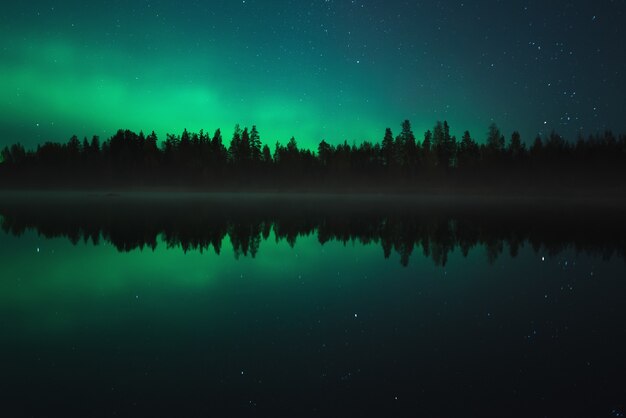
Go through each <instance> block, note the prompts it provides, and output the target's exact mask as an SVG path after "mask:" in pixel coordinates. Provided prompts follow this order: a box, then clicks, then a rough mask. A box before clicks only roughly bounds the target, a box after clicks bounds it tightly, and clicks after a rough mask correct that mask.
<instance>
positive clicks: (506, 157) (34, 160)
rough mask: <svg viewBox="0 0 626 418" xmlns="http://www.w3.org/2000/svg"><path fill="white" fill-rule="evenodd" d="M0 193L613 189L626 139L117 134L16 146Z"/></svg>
mask: <svg viewBox="0 0 626 418" xmlns="http://www.w3.org/2000/svg"><path fill="white" fill-rule="evenodd" d="M0 157H1V163H0V185H4V186H30V187H38V186H39V187H48V186H60V187H81V186H90V187H98V186H102V187H106V186H122V187H124V186H129V187H141V186H188V187H201V188H202V187H206V188H233V187H235V188H237V187H241V188H249V187H266V188H274V187H287V188H289V187H292V188H307V187H310V188H316V187H324V188H332V187H335V186H337V187H356V188H369V187H373V188H377V187H384V188H398V189H405V188H409V189H411V188H423V187H429V186H432V187H439V186H442V185H446V186H481V185H482V186H507V187H508V186H520V187H521V186H531V187H538V186H545V185H549V186H550V187H552V186H572V187H575V186H581V185H582V186H597V184H598V182H602V184H603V185H621V184H622V182H623V180H624V179H625V178H626V136H624V135H619V136H616V135H614V134H613V133H612V132H611V131H605V132H603V133H601V134H596V135H590V136H588V137H582V136H580V137H579V138H577V140H576V141H568V140H566V139H565V138H563V137H562V136H561V135H559V134H558V133H556V132H554V131H553V132H552V133H550V134H549V135H548V136H547V137H541V136H539V135H538V136H537V137H536V138H535V139H534V140H533V141H532V143H531V145H527V144H526V143H525V142H524V141H522V138H521V136H520V134H519V133H518V132H513V134H512V135H511V137H510V138H509V139H508V140H507V139H506V138H505V136H504V135H503V134H502V132H501V131H500V129H499V128H498V127H497V125H496V124H491V125H490V126H489V128H488V131H487V134H486V136H485V138H484V141H481V142H479V141H477V140H476V139H475V138H474V137H472V135H471V134H470V133H469V132H468V131H465V132H464V134H463V136H462V137H461V138H460V139H457V138H456V136H454V135H451V134H450V126H449V125H448V123H447V122H446V121H444V122H437V123H436V124H435V126H434V127H433V129H432V130H428V131H426V132H425V133H424V135H423V138H422V139H421V140H418V139H417V138H416V136H415V134H414V133H413V131H412V128H411V123H410V121H408V120H405V121H404V122H403V123H402V124H401V129H400V133H399V134H398V135H395V136H394V134H393V131H392V130H391V128H387V129H386V130H385V133H384V135H383V136H382V139H381V141H380V142H371V141H364V142H362V143H360V144H358V145H357V144H355V143H353V144H348V142H347V141H344V142H343V143H341V144H338V145H332V144H329V143H328V142H326V141H325V140H322V141H321V142H320V143H319V145H318V147H317V150H315V152H314V151H312V150H309V149H303V148H301V147H299V146H298V143H297V141H296V139H295V138H294V137H292V138H291V139H290V140H289V141H288V142H287V144H286V145H282V144H280V143H278V142H277V143H276V144H275V146H274V148H273V150H271V149H270V147H269V146H268V145H267V144H263V143H262V142H261V136H260V133H259V131H258V129H257V127H256V126H252V128H251V129H248V128H247V127H245V128H243V129H242V128H241V127H240V126H239V125H236V126H235V129H234V132H233V134H232V138H231V140H230V142H229V143H228V146H226V144H225V141H224V139H223V136H222V133H221V130H220V129H217V130H216V131H215V133H214V134H213V135H209V134H208V133H206V132H204V131H203V130H201V131H200V132H198V133H194V132H189V131H187V130H186V129H185V130H184V131H183V132H182V134H180V135H174V134H167V135H166V137H165V139H164V140H162V141H159V139H158V138H157V135H156V133H155V132H154V131H153V132H151V133H150V134H149V135H145V134H144V133H143V132H140V133H139V134H137V133H135V132H132V131H130V130H119V131H117V133H116V134H115V135H113V136H112V137H111V138H109V139H107V140H106V141H104V142H102V143H101V141H100V138H99V137H98V136H93V137H92V138H91V139H90V140H89V139H87V138H84V139H83V140H82V141H81V140H79V138H78V137H77V136H76V135H74V136H72V137H71V138H70V139H69V141H68V142H67V143H64V144H63V143H55V142H46V143H45V144H42V145H38V146H37V148H36V149H35V150H26V149H25V148H24V147H23V146H22V145H20V144H14V145H11V146H7V147H5V148H4V149H3V150H2V152H1V156H0Z"/></svg>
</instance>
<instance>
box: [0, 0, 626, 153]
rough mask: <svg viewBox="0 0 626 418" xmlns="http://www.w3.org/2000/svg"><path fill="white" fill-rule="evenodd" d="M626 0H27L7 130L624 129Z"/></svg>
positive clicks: (6, 80)
mask: <svg viewBox="0 0 626 418" xmlns="http://www.w3.org/2000/svg"><path fill="white" fill-rule="evenodd" d="M625 11H626V5H625V3H624V2H623V1H599V2H583V1H570V2H564V1H558V2H550V3H549V4H546V3H545V2H541V1H507V2H503V1H477V2H421V3H420V2H413V1H395V0H392V1H384V2H383V1H364V0H353V1H341V0H325V1H323V0H320V1H311V2H300V1H288V0H271V1H260V0H244V1H211V2H184V3H180V2H174V1H158V0H157V1H120V0H115V1H106V2H104V1H93V2H80V1H56V2H50V1H30V2H12V3H10V4H7V5H5V6H4V10H3V13H2V15H1V16H0V36H1V37H2V48H1V49H0V112H1V116H0V145H2V146H4V145H6V144H10V143H14V142H18V141H19V142H21V143H23V144H25V145H26V146H29V147H32V146H35V145H36V144H38V143H42V142H44V141H48V140H53V141H65V140H67V138H69V136H70V135H72V134H77V135H78V136H79V137H81V138H82V137H83V136H91V135H93V134H97V135H100V136H101V137H108V136H110V135H112V134H113V133H114V132H115V131H116V130H117V129H118V128H128V129H132V130H135V131H139V130H144V131H151V130H153V129H154V130H155V131H156V132H157V134H159V137H160V138H161V139H163V138H164V136H165V133H166V132H175V133H180V131H182V130H183V128H187V129H190V130H194V131H198V130H199V129H201V128H204V129H205V130H207V131H209V132H212V131H213V130H214V129H216V128H218V127H220V128H222V130H223V132H224V136H225V138H226V139H229V138H230V135H231V133H232V126H234V125H235V123H241V124H242V125H244V126H251V125H252V124H256V125H258V127H259V130H260V131H261V137H262V138H261V139H262V141H263V142H264V143H268V144H270V145H271V146H273V144H274V143H275V142H276V141H280V142H282V143H286V142H287V140H288V139H289V137H291V136H292V135H295V136H296V138H297V139H298V142H299V144H300V145H302V146H305V147H310V148H315V147H316V145H317V143H318V142H319V141H320V140H321V139H326V140H327V141H329V142H331V143H337V142H339V141H343V140H344V139H345V140H348V141H349V142H351V141H362V140H375V141H380V139H381V137H382V135H383V133H384V128H385V127H387V126H389V127H392V128H393V129H394V131H397V130H399V123H400V121H401V120H403V119H405V118H408V119H411V121H412V122H413V127H414V130H415V132H416V134H417V136H418V138H419V139H421V134H422V133H423V132H424V131H425V130H426V129H429V128H431V127H432V125H433V123H434V122H435V121H436V120H444V119H446V120H448V121H449V122H450V125H451V127H452V130H453V133H454V134H456V135H459V136H460V135H461V134H462V131H463V130H465V129H469V130H470V131H471V132H472V134H473V135H474V136H475V137H476V138H477V140H479V141H482V140H484V136H485V132H486V129H487V126H488V124H489V123H490V122H492V121H494V122H496V123H498V125H499V126H500V127H501V128H502V130H503V132H504V133H505V134H506V135H507V137H508V136H509V135H510V132H511V131H513V130H514V129H517V130H519V131H520V132H521V133H522V138H523V140H524V141H526V142H528V143H530V141H531V140H532V138H533V137H534V136H535V135H536V134H537V133H540V134H546V133H549V132H550V131H551V130H553V129H554V130H557V131H558V132H560V133H561V134H563V135H565V136H566V137H568V138H571V139H574V138H575V136H576V135H578V133H579V132H580V133H583V134H584V135H587V134H590V133H595V132H597V131H601V130H604V129H606V128H611V129H613V130H615V131H620V132H622V131H624V130H626V119H624V117H623V116H624V114H626V102H625V101H624V100H623V92H624V91H625V87H626V78H625V77H624V74H626V56H625V54H624V52H623V39H624V38H625V37H626V33H624V32H625V29H624V25H623V19H624V15H625V13H624V12H625Z"/></svg>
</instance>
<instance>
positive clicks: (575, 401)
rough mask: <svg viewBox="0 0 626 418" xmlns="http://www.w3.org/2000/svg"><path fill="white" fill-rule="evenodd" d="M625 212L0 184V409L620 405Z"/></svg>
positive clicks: (433, 410) (97, 411) (580, 408)
mask: <svg viewBox="0 0 626 418" xmlns="http://www.w3.org/2000/svg"><path fill="white" fill-rule="evenodd" d="M625 207H626V206H623V205H621V204H617V203H607V202H604V203H598V202H594V203H593V204H592V203H589V202H585V201H584V200H578V201H557V200H542V201H535V200H524V199H507V200H500V201H499V200H496V199H489V200H486V199H478V200H472V199H468V198H463V199H460V198H459V199H453V198H446V197H438V198H428V199H417V198H390V197H375V196H360V197H350V198H342V197H331V196H287V197H285V196H283V197H277V196H270V195H245V196H234V195H222V196H217V195H180V194H175V195H174V194H172V195H159V194H153V195H151V194H141V195H115V194H110V195H99V194H93V195H88V194H80V195H72V194H66V195H56V194H32V195H24V194H6V193H5V194H2V195H0V217H1V226H2V232H0V266H2V267H1V271H2V274H1V278H0V403H1V408H2V409H3V411H5V412H6V413H2V414H0V415H2V416H68V415H78V416H116V415H117V416H128V415H134V416H138V415H146V414H148V415H152V416H155V415H164V416H235V415H245V416H248V415H250V416H274V415H288V416H294V417H296V416H338V415H340V416H365V415H367V414H369V415H372V414H374V415H377V416H433V417H438V416H514V415H524V416H533V417H535V416H536V417H544V416H547V417H560V416H586V417H596V416H597V417H611V416H621V415H620V414H623V413H625V412H626V405H625V399H626V303H625V301H626V263H625V257H626V210H624V208H625Z"/></svg>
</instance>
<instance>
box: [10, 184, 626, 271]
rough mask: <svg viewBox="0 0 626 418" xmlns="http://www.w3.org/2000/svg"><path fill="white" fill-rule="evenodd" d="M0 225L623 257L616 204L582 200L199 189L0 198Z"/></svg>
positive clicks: (146, 243) (198, 240)
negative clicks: (348, 195)
mask: <svg viewBox="0 0 626 418" xmlns="http://www.w3.org/2000/svg"><path fill="white" fill-rule="evenodd" d="M0 215H1V216H2V223H1V226H2V230H3V231H4V232H6V233H10V234H13V235H16V236H20V235H21V234H23V233H24V232H25V231H26V230H29V229H35V230H36V231H38V233H39V234H40V235H42V236H44V237H46V238H53V237H66V238H68V239H69V240H70V241H71V242H72V243H78V242H80V241H85V242H87V241H90V242H92V243H94V244H96V245H97V244H99V243H101V242H102V241H106V242H108V243H110V244H112V245H113V246H114V247H115V248H117V249H118V250H119V251H121V252H126V251H131V250H135V249H138V248H139V249H144V248H149V249H155V248H156V246H157V242H159V238H162V239H163V241H164V242H165V243H167V245H168V247H178V246H180V247H182V248H183V249H184V250H185V251H205V250H209V249H211V250H213V251H215V252H216V253H217V254H219V253H220V251H221V249H222V245H223V243H224V242H225V241H224V239H225V238H226V237H228V238H229V240H228V241H230V243H231V244H232V246H233V250H234V253H235V257H240V256H250V257H255V255H256V254H257V252H258V250H259V244H260V242H261V241H263V240H268V239H272V238H274V237H275V239H276V240H279V241H280V240H286V241H287V242H288V243H289V245H291V246H292V247H294V246H296V245H297V241H298V238H299V237H302V236H310V235H311V234H315V235H316V236H317V240H318V241H319V243H320V244H324V243H326V242H328V241H340V242H343V243H344V244H346V243H350V242H359V243H363V244H373V245H378V246H380V247H381V248H382V253H383V254H384V257H385V258H388V257H389V256H390V255H391V254H392V252H395V253H397V254H398V255H399V257H400V262H401V263H402V265H404V266H406V265H408V264H409V260H410V257H411V255H412V254H413V253H415V252H422V253H423V254H424V255H425V256H426V257H429V258H430V259H431V260H432V261H433V262H434V263H435V264H436V265H438V266H445V265H446V263H447V260H448V255H449V254H450V253H451V252H452V251H453V250H455V249H457V248H459V249H460V250H461V253H462V254H463V255H464V256H467V254H468V253H469V252H470V250H471V249H472V248H474V247H476V246H482V247H484V248H485V249H486V252H487V260H488V262H490V263H492V262H494V261H495V260H496V259H497V258H498V256H499V255H500V254H502V253H503V252H505V251H506V252H508V253H510V254H511V255H512V256H516V255H517V253H518V252H519V250H520V248H521V247H522V246H524V245H530V246H531V247H532V248H533V249H534V250H535V251H536V252H539V251H541V252H544V253H547V254H550V255H556V254H558V253H560V252H561V251H563V250H565V249H567V248H574V249H575V250H576V251H577V252H584V253H587V254H591V255H596V256H601V257H603V258H604V259H608V258H610V257H613V256H618V257H621V258H626V215H625V211H623V210H622V207H621V206H620V205H618V204H599V203H598V202H594V204H589V203H587V202H585V201H582V200H578V201H562V200H544V201H537V200H524V199H516V200H507V201H496V200H486V199H468V198H463V199H452V198H429V199H416V198H383V197H375V196H371V197H358V198H354V197H353V198H341V197H337V196H335V197H331V196H290V197H287V196H282V197H281V196H272V195H251V196H232V195H230V196H215V195H211V196H206V195H179V194H171V195H163V194H158V195H157V194H143V195H132V194H125V195H77V194H70V195H64V196H59V195H53V194H46V195H41V194H39V195H30V196H26V195H3V196H1V197H0Z"/></svg>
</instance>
